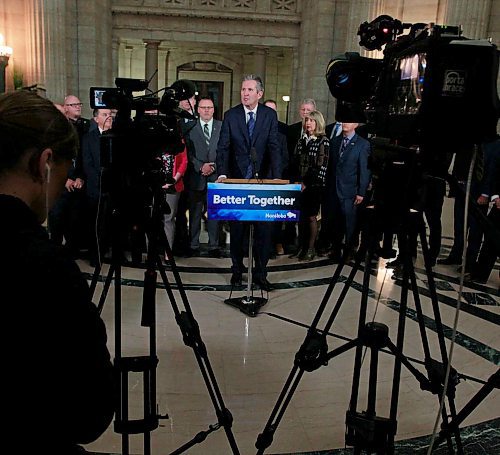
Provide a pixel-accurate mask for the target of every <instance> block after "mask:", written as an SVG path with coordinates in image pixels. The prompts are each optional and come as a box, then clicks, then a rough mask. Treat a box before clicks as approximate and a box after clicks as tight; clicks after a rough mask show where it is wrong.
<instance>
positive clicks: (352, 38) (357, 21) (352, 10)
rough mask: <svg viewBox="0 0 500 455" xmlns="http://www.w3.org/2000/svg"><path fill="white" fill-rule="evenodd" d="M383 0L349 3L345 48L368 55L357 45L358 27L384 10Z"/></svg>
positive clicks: (367, 52) (358, 0)
mask: <svg viewBox="0 0 500 455" xmlns="http://www.w3.org/2000/svg"><path fill="white" fill-rule="evenodd" d="M384 6H385V0H356V1H351V2H350V4H349V14H348V21H349V22H348V24H347V37H346V47H345V48H346V49H347V50H348V51H351V52H359V53H360V54H361V55H365V56H367V55H369V51H367V50H366V49H363V48H361V46H360V45H359V36H358V34H357V33H358V29H359V26H360V25H361V24H362V23H363V22H371V21H372V20H373V19H375V18H376V17H378V16H380V14H381V13H382V11H383V10H384Z"/></svg>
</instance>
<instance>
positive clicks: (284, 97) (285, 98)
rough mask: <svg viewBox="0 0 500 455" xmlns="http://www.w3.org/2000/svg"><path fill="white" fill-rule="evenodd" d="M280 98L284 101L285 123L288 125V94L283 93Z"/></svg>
mask: <svg viewBox="0 0 500 455" xmlns="http://www.w3.org/2000/svg"><path fill="white" fill-rule="evenodd" d="M281 99H282V100H283V101H284V102H285V103H286V122H285V123H286V124H287V125H288V107H289V106H290V96H289V95H283V96H282V97H281Z"/></svg>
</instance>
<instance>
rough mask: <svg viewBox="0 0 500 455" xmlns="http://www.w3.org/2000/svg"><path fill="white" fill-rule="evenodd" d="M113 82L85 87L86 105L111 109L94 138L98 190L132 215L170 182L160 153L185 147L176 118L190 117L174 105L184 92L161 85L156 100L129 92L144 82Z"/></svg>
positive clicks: (147, 203) (172, 151) (171, 153)
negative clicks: (106, 124)
mask: <svg viewBox="0 0 500 455" xmlns="http://www.w3.org/2000/svg"><path fill="white" fill-rule="evenodd" d="M115 83H116V87H113V88H111V87H91V88H90V105H91V107H92V108H94V109H96V108H97V109H99V108H100V109H112V110H116V116H115V118H114V120H113V125H112V128H111V129H109V130H108V131H104V132H103V134H102V135H101V137H100V165H101V169H102V179H101V191H102V193H106V194H109V195H110V196H111V199H112V201H113V206H114V207H116V208H118V209H119V210H120V211H121V212H122V213H129V214H132V215H131V216H132V217H135V218H137V217H138V215H137V214H138V213H139V212H141V211H142V212H143V211H144V208H145V207H148V206H149V205H150V204H151V200H152V198H153V197H154V195H155V194H161V193H162V192H164V190H163V189H162V187H163V186H164V185H166V184H172V178H171V177H170V176H169V175H168V174H167V173H166V171H165V166H164V163H163V161H162V157H164V156H168V155H177V154H178V153H180V152H182V151H183V150H184V149H185V144H184V140H183V136H182V132H181V127H180V122H179V120H180V119H181V118H185V117H187V116H190V115H189V114H187V113H185V111H183V110H181V109H179V107H178V105H179V101H180V100H181V99H183V96H185V95H186V92H185V91H182V90H180V89H177V90H176V89H175V88H169V87H167V88H166V89H164V95H163V97H162V98H161V99H160V98H158V97H157V96H155V94H146V95H140V96H134V95H133V92H138V91H144V90H146V89H147V86H148V81H146V80H143V79H126V78H116V80H115ZM193 94H194V92H193ZM164 210H165V211H167V208H165V209H164Z"/></svg>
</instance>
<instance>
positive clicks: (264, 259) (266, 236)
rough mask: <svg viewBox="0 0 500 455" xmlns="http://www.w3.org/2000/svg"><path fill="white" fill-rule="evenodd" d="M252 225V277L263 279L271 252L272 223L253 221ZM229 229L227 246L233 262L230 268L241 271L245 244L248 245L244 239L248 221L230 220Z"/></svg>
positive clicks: (236, 271) (234, 271) (237, 271)
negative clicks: (228, 243) (229, 237)
mask: <svg viewBox="0 0 500 455" xmlns="http://www.w3.org/2000/svg"><path fill="white" fill-rule="evenodd" d="M253 225H254V236H253V256H254V264H255V266H254V268H253V277H254V278H257V279H263V278H266V276H267V269H266V267H267V263H268V261H269V256H270V254H271V247H272V230H273V223H253ZM229 229H230V233H231V239H230V245H229V246H230V252H231V260H232V262H233V264H232V267H231V270H232V272H233V273H243V270H244V266H243V257H244V255H245V253H246V251H245V245H248V242H246V241H245V240H246V237H247V235H248V229H249V225H248V223H243V222H239V221H232V222H230V223H229Z"/></svg>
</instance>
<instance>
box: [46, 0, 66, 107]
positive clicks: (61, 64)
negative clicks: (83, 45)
mask: <svg viewBox="0 0 500 455" xmlns="http://www.w3.org/2000/svg"><path fill="white" fill-rule="evenodd" d="M44 5H45V9H44V12H43V20H44V24H45V27H44V35H45V52H46V54H45V64H46V71H45V87H46V90H47V93H46V94H47V98H49V99H51V100H52V101H54V102H62V100H63V99H64V97H65V96H66V94H67V87H66V68H67V63H66V40H63V39H61V38H60V37H61V36H65V35H66V1H65V0H45V2H44Z"/></svg>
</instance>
